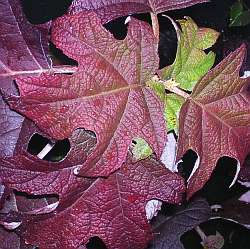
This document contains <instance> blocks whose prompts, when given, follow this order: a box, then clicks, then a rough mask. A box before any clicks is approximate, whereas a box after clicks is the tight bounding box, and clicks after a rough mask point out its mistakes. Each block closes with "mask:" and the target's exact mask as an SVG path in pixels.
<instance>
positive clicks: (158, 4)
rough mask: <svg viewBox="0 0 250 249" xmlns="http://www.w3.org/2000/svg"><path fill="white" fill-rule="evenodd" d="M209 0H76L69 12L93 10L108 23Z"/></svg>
mask: <svg viewBox="0 0 250 249" xmlns="http://www.w3.org/2000/svg"><path fill="white" fill-rule="evenodd" d="M207 1H208V0H134V1H132V2H131V1H128V0H115V1H114V0H105V1H94V0H74V1H73V3H72V5H71V7H70V10H69V12H70V13H76V12H80V11H82V10H93V11H95V12H96V13H97V14H98V16H99V17H100V18H101V20H102V23H106V22H108V21H110V20H113V19H115V18H117V17H120V16H126V15H129V14H135V13H144V12H153V13H156V14H158V13H160V12H163V11H167V10H173V9H181V8H186V7H188V6H191V5H194V4H197V3H203V2H207Z"/></svg>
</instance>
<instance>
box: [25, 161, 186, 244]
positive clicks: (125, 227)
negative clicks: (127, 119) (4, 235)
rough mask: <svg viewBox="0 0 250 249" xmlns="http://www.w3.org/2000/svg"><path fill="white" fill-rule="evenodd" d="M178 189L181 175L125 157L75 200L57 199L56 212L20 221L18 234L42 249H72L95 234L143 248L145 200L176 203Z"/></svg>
mask: <svg viewBox="0 0 250 249" xmlns="http://www.w3.org/2000/svg"><path fill="white" fill-rule="evenodd" d="M183 192H184V182H183V179H182V178H181V177H180V176H178V175H176V174H174V173H172V172H170V171H168V170H166V169H165V168H164V166H162V165H161V164H160V163H158V162H157V161H155V160H154V159H150V160H144V161H139V162H137V163H132V162H131V159H130V158H129V159H128V161H127V162H126V163H125V164H124V165H123V166H122V168H121V169H120V170H118V171H117V172H115V173H113V174H112V175H110V176H109V177H108V178H106V179H102V178H99V179H96V180H95V181H94V182H93V183H92V184H91V185H90V186H89V187H88V188H87V189H86V190H79V194H78V197H77V199H76V198H74V199H73V200H72V197H69V199H68V200H65V201H63V202H61V206H62V208H60V206H59V207H58V211H57V213H54V214H52V215H51V214H50V215H47V216H43V217H42V216H41V217H39V216H37V217H36V218H34V219H33V220H31V221H30V222H27V223H26V224H25V222H24V225H23V236H24V237H25V240H26V241H27V242H29V243H32V244H36V245H38V246H39V248H41V249H45V248H46V249H52V248H57V249H64V248H67V249H71V248H72V249H73V248H77V247H79V246H80V245H82V244H83V245H84V244H86V243H87V242H88V240H89V239H90V238H91V237H94V236H98V237H99V238H100V239H102V240H103V241H104V243H105V244H106V246H107V248H112V249H129V248H133V249H137V248H138V249H141V248H145V246H146V245H147V243H148V242H149V240H150V239H151V237H152V235H151V229H150V224H149V223H148V221H147V219H146V214H145V206H146V203H147V201H149V200H150V199H153V198H157V199H162V200H165V201H167V202H170V203H179V202H180V201H181V199H182V194H183ZM65 202H67V204H65ZM58 227H60V229H58Z"/></svg>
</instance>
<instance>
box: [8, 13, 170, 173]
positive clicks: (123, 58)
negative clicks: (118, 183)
mask: <svg viewBox="0 0 250 249" xmlns="http://www.w3.org/2000/svg"><path fill="white" fill-rule="evenodd" d="M52 40H53V42H54V43H55V45H56V46H57V47H58V48H60V49H62V50H63V52H64V53H65V54H66V55H68V56H69V57H71V58H73V59H75V60H77V61H78V63H79V67H78V70H77V72H76V73H74V74H73V75H51V74H43V75H41V76H40V77H26V78H19V79H18V80H17V84H18V87H19V91H20V97H19V96H5V98H6V99H7V101H8V103H9V105H10V106H11V108H13V109H15V110H17V111H18V112H20V113H22V114H24V115H26V116H27V117H28V118H30V119H32V120H33V121H34V122H35V123H36V124H37V125H38V126H39V128H41V129H42V130H43V131H45V132H46V133H48V134H49V135H50V136H52V137H54V138H56V139H63V138H66V137H69V136H70V134H71V133H72V132H73V130H75V129H77V128H81V127H82V128H85V129H87V130H91V131H94V132H95V134H96V137H97V145H96V147H95V148H94V150H93V151H92V153H91V154H90V155H89V157H88V159H87V160H86V161H85V163H84V164H83V165H82V166H81V169H80V174H81V175H84V176H107V175H109V174H110V173H111V172H113V171H114V170H116V169H118V168H119V167H120V166H121V164H122V163H123V162H124V160H125V158H126V154H127V151H128V147H129V145H130V143H131V141H132V139H133V138H135V137H141V138H143V139H145V140H146V141H147V142H148V143H149V145H150V146H151V147H152V149H153V150H154V152H155V153H156V155H157V156H160V155H161V153H162V150H163V148H164V145H165V142H166V136H167V135H166V129H165V120H164V118H163V115H162V113H163V106H162V103H161V101H160V100H159V99H158V98H157V96H156V95H155V94H154V92H153V91H152V90H151V89H149V88H148V87H146V84H145V82H146V81H147V80H148V79H150V78H151V77H152V76H153V75H154V73H155V72H156V70H157V68H158V62H159V59H158V54H157V41H156V39H155V37H154V35H153V33H152V30H151V28H150V26H149V25H147V24H146V23H143V22H141V21H138V20H135V19H132V21H131V22H130V25H129V28H128V35H127V37H126V39H125V40H122V41H119V40H116V39H114V38H113V36H112V35H111V34H110V33H109V32H108V31H106V30H105V29H104V28H103V26H102V25H101V22H100V19H99V18H98V17H97V16H96V15H95V14H94V13H93V12H81V13H78V14H75V15H71V16H69V15H68V16H63V17H61V18H58V19H57V20H56V21H55V23H54V24H53V28H52Z"/></svg>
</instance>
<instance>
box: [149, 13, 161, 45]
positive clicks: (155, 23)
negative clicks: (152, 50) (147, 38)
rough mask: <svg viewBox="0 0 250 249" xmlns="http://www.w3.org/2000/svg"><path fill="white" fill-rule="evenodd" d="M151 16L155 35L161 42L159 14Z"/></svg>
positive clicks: (151, 14)
mask: <svg viewBox="0 0 250 249" xmlns="http://www.w3.org/2000/svg"><path fill="white" fill-rule="evenodd" d="M150 16H151V21H152V28H153V32H154V35H155V37H156V39H157V41H158V42H159V40H160V28H159V22H158V18H157V14H155V13H153V12H150Z"/></svg>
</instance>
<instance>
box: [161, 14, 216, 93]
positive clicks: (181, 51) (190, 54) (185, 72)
mask: <svg viewBox="0 0 250 249" xmlns="http://www.w3.org/2000/svg"><path fill="white" fill-rule="evenodd" d="M179 23H180V26H181V32H180V31H179V30H177V32H178V34H179V41H178V47H177V53H176V58H175V61H174V63H173V64H172V65H171V66H168V67H166V68H164V69H162V70H161V71H160V75H161V77H163V78H164V79H169V78H173V79H174V80H175V81H176V82H177V83H179V87H180V88H182V89H184V90H189V91H191V90H192V89H193V87H194V86H195V84H196V83H197V82H198V81H199V80H200V79H201V78H202V77H203V76H204V75H205V74H206V73H207V72H208V71H209V70H210V69H211V67H212V66H213V64H214V61H215V54H214V53H213V52H209V53H208V54H206V53H205V52H204V50H205V49H207V48H209V47H211V46H213V45H214V43H215V42H216V40H217V38H218V36H219V33H218V32H217V31H215V30H213V29H209V28H199V27H198V26H197V25H196V23H195V22H194V21H193V20H192V19H191V18H190V17H186V19H183V20H179Z"/></svg>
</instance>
